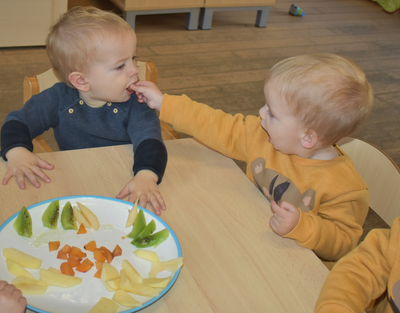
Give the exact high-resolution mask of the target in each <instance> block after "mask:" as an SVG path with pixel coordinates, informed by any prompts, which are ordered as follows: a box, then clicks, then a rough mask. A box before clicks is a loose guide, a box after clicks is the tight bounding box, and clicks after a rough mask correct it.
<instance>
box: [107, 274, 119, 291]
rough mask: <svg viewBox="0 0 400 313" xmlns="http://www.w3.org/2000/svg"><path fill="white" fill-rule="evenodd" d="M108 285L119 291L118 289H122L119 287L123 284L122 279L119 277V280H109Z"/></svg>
mask: <svg viewBox="0 0 400 313" xmlns="http://www.w3.org/2000/svg"><path fill="white" fill-rule="evenodd" d="M106 283H107V285H108V286H109V287H110V288H111V289H113V290H117V289H119V288H120V287H119V286H120V284H121V277H117V278H114V279H111V280H107V281H106Z"/></svg>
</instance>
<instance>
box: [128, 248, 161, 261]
mask: <svg viewBox="0 0 400 313" xmlns="http://www.w3.org/2000/svg"><path fill="white" fill-rule="evenodd" d="M133 254H134V255H136V256H137V257H138V258H141V259H145V260H147V261H151V262H160V259H159V258H158V255H157V253H156V252H155V251H149V250H143V249H136V250H135V251H133Z"/></svg>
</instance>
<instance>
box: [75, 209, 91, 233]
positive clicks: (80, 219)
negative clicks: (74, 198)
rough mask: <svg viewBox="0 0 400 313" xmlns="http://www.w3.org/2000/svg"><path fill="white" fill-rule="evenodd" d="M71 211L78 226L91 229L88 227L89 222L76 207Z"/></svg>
mask: <svg viewBox="0 0 400 313" xmlns="http://www.w3.org/2000/svg"><path fill="white" fill-rule="evenodd" d="M72 210H73V211H74V216H75V218H76V220H77V221H78V223H79V224H83V225H85V227H86V228H92V226H90V223H89V221H88V220H87V219H86V217H85V216H84V215H83V214H82V212H81V211H80V210H79V209H78V208H77V207H76V206H73V207H72Z"/></svg>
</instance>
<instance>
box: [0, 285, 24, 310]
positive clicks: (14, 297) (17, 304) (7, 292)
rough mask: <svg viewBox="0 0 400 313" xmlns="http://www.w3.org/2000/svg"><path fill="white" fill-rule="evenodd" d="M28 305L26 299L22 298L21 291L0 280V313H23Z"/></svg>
mask: <svg viewBox="0 0 400 313" xmlns="http://www.w3.org/2000/svg"><path fill="white" fill-rule="evenodd" d="M26 304H27V302H26V299H25V297H23V296H22V292H21V290H19V289H17V288H15V286H14V285H12V284H9V283H7V282H6V281H4V280H0V313H23V312H25V307H26Z"/></svg>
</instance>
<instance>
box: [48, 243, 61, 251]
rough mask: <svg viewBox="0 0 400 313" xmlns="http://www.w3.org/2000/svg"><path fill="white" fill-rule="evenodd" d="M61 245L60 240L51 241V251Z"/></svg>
mask: <svg viewBox="0 0 400 313" xmlns="http://www.w3.org/2000/svg"><path fill="white" fill-rule="evenodd" d="M59 247H60V241H49V251H54V250H57V249H58V248H59Z"/></svg>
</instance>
